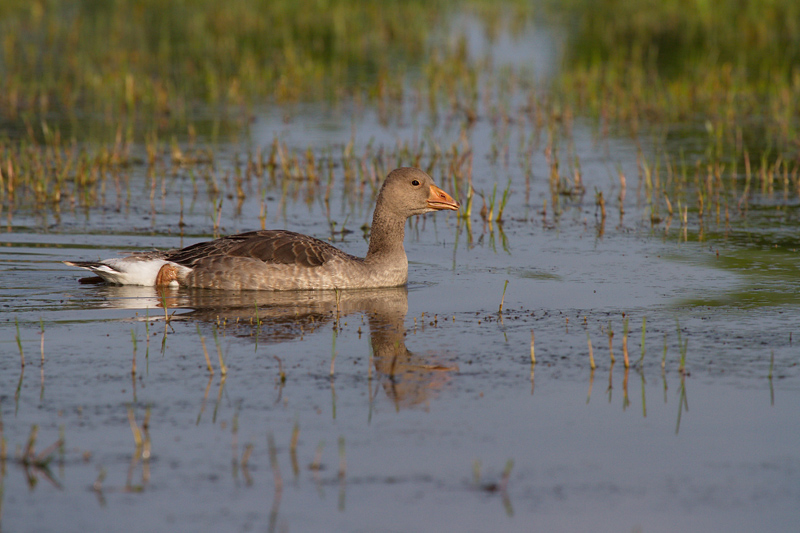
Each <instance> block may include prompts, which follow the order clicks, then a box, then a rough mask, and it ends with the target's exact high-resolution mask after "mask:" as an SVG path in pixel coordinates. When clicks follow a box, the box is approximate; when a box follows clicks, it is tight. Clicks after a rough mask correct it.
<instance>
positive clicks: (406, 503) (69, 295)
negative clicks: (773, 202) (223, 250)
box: [0, 99, 800, 532]
mask: <svg viewBox="0 0 800 533" xmlns="http://www.w3.org/2000/svg"><path fill="white" fill-rule="evenodd" d="M412 100H413V99H412ZM404 105H406V106H407V108H406V109H404V110H403V111H398V112H397V116H399V117H402V119H394V118H390V119H389V120H384V118H385V117H384V118H382V117H381V113H380V112H377V111H371V110H365V109H360V108H358V106H353V108H347V107H346V108H344V109H325V108H322V107H321V106H315V105H307V106H297V107H295V108H292V109H291V110H290V111H286V110H282V111H281V112H278V111H276V110H263V112H259V113H258V115H257V117H256V120H255V122H254V123H253V125H252V127H251V130H250V132H249V136H248V137H247V138H246V139H245V140H243V141H240V142H239V141H234V140H230V141H227V142H226V143H222V144H221V145H219V146H217V147H215V148H214V150H215V156H216V159H215V162H214V165H213V167H211V166H210V165H209V168H210V170H209V172H210V173H211V174H212V175H213V176H215V179H216V181H217V183H218V186H219V187H220V189H221V190H222V195H223V204H222V208H221V213H220V214H219V215H218V214H217V211H216V210H217V209H218V204H217V203H216V201H215V200H210V199H209V193H208V189H209V187H210V185H209V183H210V182H209V181H206V180H205V178H201V176H203V173H204V170H203V165H202V164H201V165H198V168H194V169H192V168H184V167H177V166H173V167H170V165H169V163H168V162H167V163H163V166H164V168H163V170H162V171H159V172H157V173H156V187H155V188H153V187H151V183H152V181H151V177H150V176H148V175H147V173H146V169H145V168H144V165H143V164H141V165H134V167H133V168H132V169H131V170H130V172H129V175H128V178H127V180H128V181H127V182H125V183H118V184H115V183H114V181H113V180H112V179H111V178H109V179H108V181H107V182H106V186H105V187H104V192H103V193H102V194H100V196H99V199H98V200H97V201H96V203H95V204H93V205H91V206H89V207H83V206H81V204H80V203H78V204H77V205H76V206H75V207H72V208H70V207H68V206H65V207H63V208H62V211H61V212H60V213H58V214H57V215H56V214H55V213H49V214H48V215H47V217H46V218H44V217H42V216H41V215H39V214H36V213H35V212H33V211H28V212H26V211H21V212H18V213H14V215H13V217H12V218H11V219H10V220H9V222H8V228H7V229H8V231H7V232H6V233H4V234H3V235H2V236H1V237H0V245H2V246H0V275H2V280H3V283H2V287H0V306H2V307H0V321H2V323H3V325H2V327H0V346H2V347H3V350H2V353H3V356H2V357H1V358H0V415H2V437H3V438H4V439H5V441H6V442H7V445H8V454H9V459H8V461H7V462H6V465H5V471H4V474H3V475H2V477H0V479H1V480H2V490H0V495H2V496H1V497H0V504H2V514H0V520H1V522H0V524H2V526H3V528H4V529H5V530H8V531H53V530H58V531H85V530H87V529H91V530H116V531H133V530H164V529H169V530H175V531H197V530H220V529H224V530H242V531H249V530H253V529H256V530H265V529H266V530H280V531H314V530H318V531H359V530H364V531H376V530H377V531H408V530H470V531H486V530H496V529H498V528H499V529H501V530H509V531H530V530H531V529H540V530H547V531H575V530H592V531H619V530H643V531H648V532H649V531H675V530H691V531H720V530H724V531H752V530H755V529H766V530H769V531H794V530H795V529H796V523H797V516H798V514H797V508H798V504H800V452H798V450H800V432H798V428H797V405H798V400H799V399H800V371H799V370H798V367H797V362H796V361H797V348H796V347H795V344H794V341H793V334H794V333H795V330H797V325H798V320H797V316H798V315H797V311H798V304H800V299H798V297H797V294H800V291H798V288H800V287H798V285H799V284H800V283H799V281H798V280H800V278H799V277H798V276H797V269H796V264H797V263H796V248H795V246H796V245H795V244H794V243H795V242H796V237H795V235H796V228H795V225H796V224H795V222H794V220H793V217H792V214H791V211H789V212H788V213H787V212H783V213H782V214H781V215H780V216H775V210H772V209H768V207H769V205H770V200H769V198H766V197H765V198H763V199H761V200H762V201H761V204H763V206H765V207H764V210H763V212H760V211H759V210H758V209H757V205H758V204H757V202H754V204H756V205H755V206H754V207H753V208H752V209H751V212H750V214H749V215H748V218H747V219H746V220H734V221H733V223H732V224H731V225H730V226H727V225H725V224H717V225H713V224H712V225H711V227H710V228H704V229H705V233H704V234H703V233H701V232H700V231H698V228H697V225H696V223H693V224H690V225H689V226H690V227H687V228H686V231H685V232H684V230H683V229H682V228H680V227H679V225H678V224H677V223H675V224H673V225H672V226H671V227H667V225H666V223H664V222H662V223H659V224H656V225H655V226H651V224H650V214H649V212H648V211H647V209H646V208H645V207H644V205H643V204H644V202H643V201H642V199H641V198H640V197H639V196H638V195H637V194H636V191H635V189H636V187H635V183H633V182H634V178H630V183H629V185H628V186H629V191H628V196H627V200H626V204H625V214H624V217H620V215H619V213H618V211H616V209H617V205H616V203H614V202H615V200H614V198H615V195H616V194H618V190H617V189H616V188H615V187H616V185H615V183H614V180H613V179H612V176H613V175H615V173H616V171H617V169H618V168H620V169H622V170H623V171H625V172H626V173H627V174H628V175H629V176H635V175H636V164H637V163H636V153H637V152H636V147H635V146H634V145H633V143H632V142H630V141H628V140H626V139H625V138H615V137H609V138H607V139H603V141H602V142H598V141H597V139H596V137H595V134H594V132H592V130H591V129H590V128H588V127H586V126H585V125H582V124H581V123H580V122H579V121H578V122H576V127H575V130H574V131H573V138H574V141H575V146H574V149H575V151H576V153H577V154H578V155H579V157H580V160H581V169H582V174H583V178H584V181H585V185H586V188H587V190H589V191H593V190H595V188H597V189H600V190H603V191H605V192H606V193H607V197H608V198H609V208H608V209H609V213H610V214H609V218H608V220H606V221H605V222H603V221H602V220H601V219H600V218H599V216H598V212H597V209H596V207H595V205H594V200H593V198H591V194H590V193H587V194H586V195H585V196H584V197H574V198H567V197H565V198H562V199H561V201H562V204H561V205H560V206H559V209H560V212H558V213H557V214H556V213H555V210H554V208H553V205H552V204H550V205H549V206H548V209H547V212H546V213H544V214H543V213H542V208H543V203H544V201H545V200H548V201H549V199H550V193H549V189H548V184H547V168H548V167H547V164H546V161H545V156H544V154H543V153H542V152H543V150H542V146H540V145H537V147H536V149H535V150H534V151H533V152H532V168H533V169H534V171H533V175H532V177H531V179H530V189H528V183H527V182H526V179H525V177H524V176H523V175H522V172H521V171H520V170H519V167H518V165H517V164H516V163H515V162H516V161H517V159H518V157H519V156H520V153H519V152H520V151H521V150H522V149H521V148H519V147H520V146H525V145H526V143H527V141H526V139H528V138H529V137H530V136H531V132H530V131H529V130H528V129H526V128H527V127H528V126H526V125H525V124H524V123H523V124H519V125H517V126H515V127H514V128H512V130H513V131H508V132H506V133H508V135H509V136H510V138H511V141H509V142H508V143H507V145H508V146H509V147H510V153H509V156H508V160H509V161H511V162H512V163H511V164H509V165H505V164H504V163H503V158H502V157H500V158H499V159H495V158H493V157H492V155H491V148H490V147H491V146H492V143H493V142H495V140H496V138H497V135H498V127H497V124H496V123H493V122H492V121H490V120H488V119H480V120H478V121H477V122H476V123H475V125H474V126H473V127H472V129H470V130H469V133H468V136H469V144H470V146H471V147H473V150H474V151H475V155H474V170H473V179H474V186H475V188H476V190H478V191H479V192H482V193H485V194H486V195H487V196H488V195H490V194H491V190H492V187H493V186H494V185H495V184H497V186H498V189H499V191H500V193H501V194H502V191H503V189H504V188H505V187H506V184H507V183H508V182H509V180H510V182H511V191H512V194H511V196H510V199H509V202H508V205H507V207H506V213H505V221H504V223H503V224H502V225H500V224H497V223H496V222H495V223H494V224H487V223H484V222H483V221H482V220H481V218H480V217H479V216H478V214H477V211H478V210H479V209H480V202H481V199H480V197H476V198H475V202H476V205H475V206H474V208H473V216H472V219H471V226H470V227H467V226H466V225H465V224H464V223H463V221H461V222H459V221H458V219H457V218H456V216H455V215H453V214H444V213H440V214H437V215H435V216H427V217H426V218H424V219H419V220H416V221H413V222H412V223H411V224H410V225H409V227H408V230H407V235H406V249H407V252H408V255H409V260H410V279H411V283H410V285H409V287H408V289H407V290H406V289H398V290H382V291H366V292H351V293H343V294H341V295H339V296H338V301H337V295H335V294H318V293H301V294H255V293H253V294H251V293H243V294H233V295H232V294H225V293H215V292H213V291H211V292H207V291H187V290H170V291H167V292H166V293H164V294H160V293H158V292H157V291H155V290H154V289H151V288H135V287H133V288H132V287H126V288H123V287H108V286H103V285H82V284H79V283H78V282H77V279H78V278H80V277H82V275H83V274H82V273H81V272H78V271H76V270H75V269H72V268H69V267H67V266H65V265H63V264H62V263H60V261H62V260H71V259H97V258H102V257H109V256H112V255H115V254H116V253H118V252H124V251H130V250H139V249H149V248H153V247H157V248H169V247H176V246H183V245H188V244H191V243H193V242H197V241H198V240H202V239H207V238H210V237H211V234H212V233H213V224H214V220H215V219H216V217H217V216H219V220H220V224H219V228H218V232H219V233H231V232H235V231H239V230H245V229H253V228H257V227H259V224H260V223H259V220H258V217H259V213H260V208H261V199H262V198H264V199H265V202H266V205H267V216H266V224H267V226H268V227H285V228H288V229H292V230H296V231H301V232H304V233H309V234H313V235H315V236H318V237H321V238H331V239H332V240H334V241H335V242H336V244H337V246H340V247H342V248H343V249H345V250H346V251H348V252H350V253H354V254H362V255H363V253H364V252H365V251H366V243H365V241H364V239H363V237H362V231H361V230H360V227H361V225H362V224H364V223H368V222H369V217H370V213H371V209H372V197H373V194H374V193H373V192H372V191H371V189H370V187H371V186H370V185H365V186H360V185H359V184H358V183H354V182H348V181H347V179H346V178H345V177H344V169H343V168H342V167H341V166H340V165H339V163H338V162H337V163H336V165H334V169H333V176H334V179H333V182H332V183H333V186H332V188H331V199H330V202H329V203H328V204H325V202H324V201H323V200H322V198H323V194H324V190H325V183H324V180H323V182H322V184H321V185H320V184H316V185H315V184H311V183H308V182H304V181H301V180H286V179H284V180H278V181H276V182H275V183H272V182H270V181H269V179H268V177H266V176H263V177H253V178H251V179H249V180H245V181H244V182H243V183H244V192H245V197H244V198H243V200H242V201H241V203H238V202H237V201H236V191H235V183H234V181H235V180H234V179H233V178H232V176H235V175H236V172H237V165H236V162H237V161H239V166H238V168H241V166H242V160H243V159H244V154H247V153H248V152H253V151H256V150H258V149H260V148H262V149H263V148H264V147H267V146H268V145H269V144H270V143H272V141H273V139H274V138H276V137H278V138H279V139H280V140H281V141H282V142H285V143H287V145H288V147H289V148H290V149H292V150H296V151H297V152H298V153H302V152H304V151H305V150H306V148H308V147H311V148H312V149H313V151H314V152H315V153H316V154H317V156H318V157H320V158H324V157H330V158H332V159H335V158H336V157H338V154H340V153H341V152H342V151H343V150H346V148H345V147H346V146H347V145H348V143H351V142H352V147H353V148H352V150H353V151H354V153H356V154H361V153H364V151H366V150H368V148H367V147H370V148H369V149H371V150H373V153H376V152H378V151H379V150H381V149H384V150H385V151H386V152H387V153H388V152H390V151H391V150H393V149H394V148H395V147H396V146H398V145H402V144H403V143H407V144H411V145H414V144H416V143H418V142H420V140H421V139H435V140H436V142H438V143H439V144H440V146H441V147H446V146H450V145H451V144H452V143H454V142H457V141H458V139H459V137H460V135H461V131H460V129H459V127H458V123H457V121H451V120H449V119H448V117H439V118H438V119H436V120H434V119H433V118H431V117H428V116H426V115H425V113H424V112H420V111H414V109H415V105H414V102H413V101H410V102H407V103H406V104H404ZM486 115H487V116H488V115H489V112H488V111H486ZM501 129H502V128H501ZM354 132H355V133H354ZM201 142H202V139H201ZM686 143H687V146H691V139H687V140H686ZM137 149H139V150H143V148H142V147H137ZM187 150H188V148H187ZM432 151H433V149H428V150H427V151H426V152H425V153H426V154H427V155H426V156H425V159H424V161H423V162H424V163H427V162H429V161H430V160H431V159H433V156H432V155H431V154H432ZM442 151H444V148H442ZM387 158H388V159H389V160H390V161H395V159H394V158H393V156H387ZM165 159H167V158H166V156H165ZM399 159H400V161H399V163H403V164H407V163H408V161H407V160H405V161H403V160H402V158H399ZM437 165H438V166H435V171H434V172H433V174H434V177H435V178H436V179H437V181H439V182H440V185H442V186H443V187H444V188H445V189H447V190H451V183H449V182H448V181H447V179H448V173H447V171H446V169H443V167H442V166H441V163H438V164H437ZM154 190H155V193H153V191H154ZM462 199H463V198H462ZM179 221H182V222H183V223H184V225H183V226H180V225H179V224H178V222H179ZM342 227H344V228H346V229H347V230H348V232H345V233H342V232H341V229H342ZM701 235H702V236H701ZM776 244H777V245H778V246H775V245H776ZM506 280H508V288H507V290H506V292H505V296H503V292H504V285H505V282H506ZM501 300H502V302H503V312H502V313H499V312H498V310H499V307H500V302H501ZM165 306H166V308H167V313H168V314H169V315H170V316H171V320H170V321H169V324H166V323H165V320H164V315H165ZM173 313H174V314H173ZM626 319H627V320H628V327H629V333H628V338H627V348H628V351H629V352H630V354H629V355H630V359H631V362H632V365H631V368H630V369H627V370H626V369H625V367H624V365H623V349H624V348H623V346H624V345H623V337H624V321H625V320H626ZM258 321H261V325H257V323H258ZM643 321H646V322H644V323H645V335H644V350H642V345H641V344H642V338H643V337H642V327H643ZM15 322H18V324H19V340H20V343H21V346H22V350H23V352H24V354H25V358H26V361H27V365H26V366H25V368H24V371H21V370H20V358H19V349H18V345H17V328H16V326H15ZM42 327H43V328H44V333H43V335H42V333H41V328H42ZM609 330H611V331H613V336H612V337H611V350H612V352H613V354H614V356H615V358H616V363H614V364H612V363H611V361H610V360H611V357H610V354H609ZM532 333H533V335H534V336H535V343H534V346H535V355H536V365H535V366H533V367H532V366H531V358H530V355H531V342H532ZM215 334H216V336H217V339H218V344H217V342H215V338H214V337H215ZM587 336H588V339H591V346H592V353H593V356H594V358H595V360H596V362H597V368H596V369H595V370H594V371H592V370H591V369H590V364H589V350H590V348H589V343H588V340H587ZM42 338H43V344H42ZM134 339H135V340H134ZM683 343H686V344H683ZM204 346H205V349H206V350H207V351H208V354H209V356H210V359H211V364H212V366H213V367H214V368H215V372H214V373H213V375H211V374H209V372H208V370H207V368H206V362H205V356H204ZM218 346H219V350H220V351H221V352H222V354H223V356H224V361H225V364H226V365H227V368H228V371H227V375H226V376H225V377H224V378H222V377H221V375H220V371H219V367H220V364H219V362H218V355H217V351H218ZM42 347H43V349H42ZM682 349H683V350H685V359H686V367H685V372H684V373H682V372H680V371H679V364H680V363H679V360H680V358H681V351H682ZM42 354H43V355H42ZM642 354H644V355H643V357H642ZM134 357H135V361H136V373H135V377H132V374H131V369H132V362H133V360H134ZM640 357H642V359H641V363H639V360H640ZM771 358H773V362H772V363H771ZM42 359H43V361H44V363H43V364H42ZM662 361H663V367H662ZM282 373H283V374H284V375H285V380H282V379H281V374H282ZM129 415H132V416H133V418H134V420H135V423H136V425H137V427H139V428H142V429H143V431H144V439H145V442H146V443H147V444H146V445H145V449H146V450H147V453H145V454H142V450H141V449H140V450H138V451H137V447H136V441H135V439H134V433H133V432H132V430H131V421H130V419H129ZM146 417H149V418H147V420H148V424H147V427H146V428H143V423H144V421H145V419H146ZM33 426H37V427H38V435H37V439H36V441H35V445H34V450H35V452H36V453H41V452H42V451H43V450H45V449H46V448H47V447H48V446H49V445H50V444H52V443H54V442H56V441H57V440H58V439H59V436H60V434H63V437H64V445H63V447H61V448H60V449H57V450H56V451H55V453H54V454H53V456H52V461H51V462H50V463H49V464H48V468H44V467H43V466H42V465H39V466H38V467H37V465H28V466H27V467H26V466H25V464H24V463H23V462H22V461H21V460H20V459H19V457H21V454H22V450H23V449H24V448H25V446H26V444H27V442H28V438H29V434H30V432H31V428H32V427H33ZM293 435H296V443H295V444H293ZM270 441H272V442H274V448H272V450H271V447H272V446H271V445H270ZM509 461H513V464H510V463H509ZM311 465H313V468H312V467H311ZM507 467H508V468H510V474H509V475H508V477H507V479H506V480H503V471H504V469H505V468H507Z"/></svg>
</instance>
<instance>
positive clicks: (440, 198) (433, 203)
mask: <svg viewBox="0 0 800 533" xmlns="http://www.w3.org/2000/svg"><path fill="white" fill-rule="evenodd" d="M428 207H430V208H431V209H436V210H437V211H438V210H441V209H451V210H453V211H457V210H458V208H459V207H461V205H460V204H459V203H458V202H456V201H455V200H453V197H452V196H450V195H449V194H447V193H446V192H444V191H443V190H442V189H440V188H439V187H437V186H436V185H431V193H430V194H429V195H428Z"/></svg>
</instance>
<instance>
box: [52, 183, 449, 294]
mask: <svg viewBox="0 0 800 533" xmlns="http://www.w3.org/2000/svg"><path fill="white" fill-rule="evenodd" d="M458 208H459V204H458V202H456V201H455V200H454V199H453V198H452V197H451V196H450V195H448V194H447V193H446V192H444V191H443V190H441V189H440V188H439V187H437V186H436V185H435V184H434V183H433V179H432V178H431V177H430V176H428V175H427V174H426V173H425V172H423V171H421V170H419V169H416V168H399V169H396V170H393V171H392V172H391V173H390V174H389V176H388V177H387V178H386V181H385V182H384V184H383V186H382V187H381V191H380V193H379V194H378V199H377V202H376V205H375V212H374V214H373V218H372V231H371V236H370V242H369V250H368V251H367V255H366V257H364V258H360V257H356V256H353V255H350V254H347V253H345V252H342V251H341V250H339V249H338V248H336V247H334V246H331V245H330V244H328V243H327V242H325V241H321V240H319V239H316V238H314V237H309V236H307V235H302V234H300V233H294V232H292V231H286V230H265V231H249V232H246V233H239V234H236V235H230V236H227V237H222V238H220V239H215V240H213V241H207V242H201V243H197V244H193V245H191V246H187V247H186V248H181V249H175V250H166V251H152V252H139V253H133V254H130V255H128V256H125V257H119V258H112V259H104V260H102V261H64V262H65V263H66V264H68V265H71V266H77V267H81V268H85V269H88V270H90V271H92V272H93V273H95V274H97V275H98V276H99V277H100V278H102V279H103V280H105V281H106V282H108V283H113V284H117V285H146V286H183V287H197V288H208V289H225V290H272V291H277V290H307V289H320V290H321V289H363V288H374V287H396V286H400V285H405V284H406V282H407V281H408V259H407V257H406V252H405V248H404V247H403V238H404V236H405V222H406V220H407V219H408V218H409V217H411V216H414V215H420V214H423V213H429V212H432V211H439V210H446V209H449V210H457V209H458Z"/></svg>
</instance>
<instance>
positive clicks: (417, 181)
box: [411, 180, 419, 187]
mask: <svg viewBox="0 0 800 533" xmlns="http://www.w3.org/2000/svg"><path fill="white" fill-rule="evenodd" d="M411 185H413V186H414V187H419V180H413V181H412V182H411Z"/></svg>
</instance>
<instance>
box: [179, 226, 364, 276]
mask: <svg viewBox="0 0 800 533" xmlns="http://www.w3.org/2000/svg"><path fill="white" fill-rule="evenodd" d="M223 257H229V258H234V257H247V258H252V259H258V260H260V261H264V262H265V263H272V264H284V265H297V266H301V267H307V268H313V267H318V266H322V265H324V264H325V263H326V262H328V261H330V260H332V259H334V258H337V257H338V258H348V259H356V258H355V257H353V256H350V255H348V254H346V253H344V252H342V251H340V250H338V249H337V248H334V247H333V246H331V245H330V244H328V243H326V242H324V241H321V240H319V239H315V238H314V237H309V236H308V235H302V234H300V233H294V232H292V231H284V230H266V231H248V232H246V233H238V234H236V235H229V236H227V237H222V238H221V239H216V240H213V241H208V242H201V243H197V244H193V245H191V246H187V247H186V248H182V249H180V250H174V251H170V252H168V253H167V257H166V259H167V260H168V261H172V262H174V263H178V264H181V265H184V266H187V267H193V266H195V265H196V264H197V263H198V262H202V261H204V260H207V259H212V258H223Z"/></svg>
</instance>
